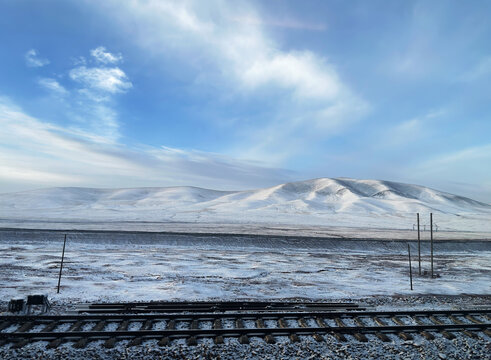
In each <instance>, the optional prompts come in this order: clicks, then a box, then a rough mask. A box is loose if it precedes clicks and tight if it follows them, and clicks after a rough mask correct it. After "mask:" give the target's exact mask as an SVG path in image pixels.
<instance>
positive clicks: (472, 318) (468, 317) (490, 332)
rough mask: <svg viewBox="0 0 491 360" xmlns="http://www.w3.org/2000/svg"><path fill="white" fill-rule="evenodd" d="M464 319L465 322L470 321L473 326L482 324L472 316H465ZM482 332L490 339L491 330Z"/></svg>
mask: <svg viewBox="0 0 491 360" xmlns="http://www.w3.org/2000/svg"><path fill="white" fill-rule="evenodd" d="M465 318H466V319H467V320H470V321H472V322H473V323H474V324H484V323H483V322H482V321H480V320H477V319H476V318H475V317H474V316H472V315H466V316H465ZM482 332H483V333H485V334H486V335H487V336H490V337H491V330H489V329H484V330H482Z"/></svg>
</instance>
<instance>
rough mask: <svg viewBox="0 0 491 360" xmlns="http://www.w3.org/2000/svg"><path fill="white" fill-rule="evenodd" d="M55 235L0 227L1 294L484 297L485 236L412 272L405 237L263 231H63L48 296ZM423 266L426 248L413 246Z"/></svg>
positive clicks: (441, 244) (488, 289) (444, 245)
mask: <svg viewBox="0 0 491 360" xmlns="http://www.w3.org/2000/svg"><path fill="white" fill-rule="evenodd" d="M62 245H63V233H62V232H52V231H19V230H10V231H7V230H3V231H0V269H1V271H0V287H1V289H2V298H3V299H10V298H15V297H19V296H20V297H22V296H24V295H26V294H33V293H46V294H48V295H49V297H50V298H51V299H52V300H56V301H61V302H68V301H75V302H76V301H130V300H133V301H144V300H178V299H179V300H196V299H197V300H206V299H216V300H236V299H256V300H260V299H280V298H282V299H284V298H304V299H317V300H320V299H333V298H360V297H364V296H370V295H394V294H490V293H491V242H487V241H464V242H455V241H450V242H449V241H438V242H436V244H435V272H436V273H437V274H439V275H440V278H437V279H430V278H429V277H428V276H418V271H417V266H418V264H417V257H416V254H417V247H416V243H415V242H413V243H411V248H412V255H413V256H412V261H413V274H414V275H415V276H414V291H411V290H410V289H409V270H408V258H407V242H406V241H367V240H340V239H330V240H329V239H318V238H317V239H315V238H282V237H271V236H259V237H247V236H226V235H216V236H199V235H168V234H167V235H165V234H152V233H148V234H144V233H140V234H138V233H110V232H69V233H68V241H67V247H66V253H65V256H66V257H65V265H64V268H63V278H62V288H61V293H60V294H59V295H57V294H56V284H57V279H58V271H59V265H60V256H61V249H62ZM422 254H423V263H422V267H423V270H429V268H430V263H429V244H428V242H427V241H425V242H424V243H423V246H422Z"/></svg>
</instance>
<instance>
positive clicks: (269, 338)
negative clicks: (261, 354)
mask: <svg viewBox="0 0 491 360" xmlns="http://www.w3.org/2000/svg"><path fill="white" fill-rule="evenodd" d="M256 327H257V328H258V329H265V328H266V325H264V320H263V319H261V318H259V319H257V320H256ZM264 341H266V343H268V344H274V343H275V342H276V339H275V338H274V336H273V335H271V334H267V335H265V336H264Z"/></svg>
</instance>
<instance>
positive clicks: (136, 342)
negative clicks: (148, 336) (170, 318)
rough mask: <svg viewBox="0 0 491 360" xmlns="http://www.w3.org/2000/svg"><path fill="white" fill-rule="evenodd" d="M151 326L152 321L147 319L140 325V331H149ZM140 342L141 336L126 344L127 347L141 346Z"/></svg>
mask: <svg viewBox="0 0 491 360" xmlns="http://www.w3.org/2000/svg"><path fill="white" fill-rule="evenodd" d="M152 326H153V321H152V320H150V319H149V320H147V321H145V322H144V323H143V324H142V326H141V327H140V330H151V329H152ZM142 341H143V338H142V337H141V336H138V337H135V338H133V339H131V341H130V342H129V343H128V346H138V345H141V343H142Z"/></svg>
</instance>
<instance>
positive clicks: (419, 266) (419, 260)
mask: <svg viewBox="0 0 491 360" xmlns="http://www.w3.org/2000/svg"><path fill="white" fill-rule="evenodd" d="M416 217H417V220H418V269H419V272H418V273H419V275H421V234H420V232H419V213H417V214H416Z"/></svg>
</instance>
